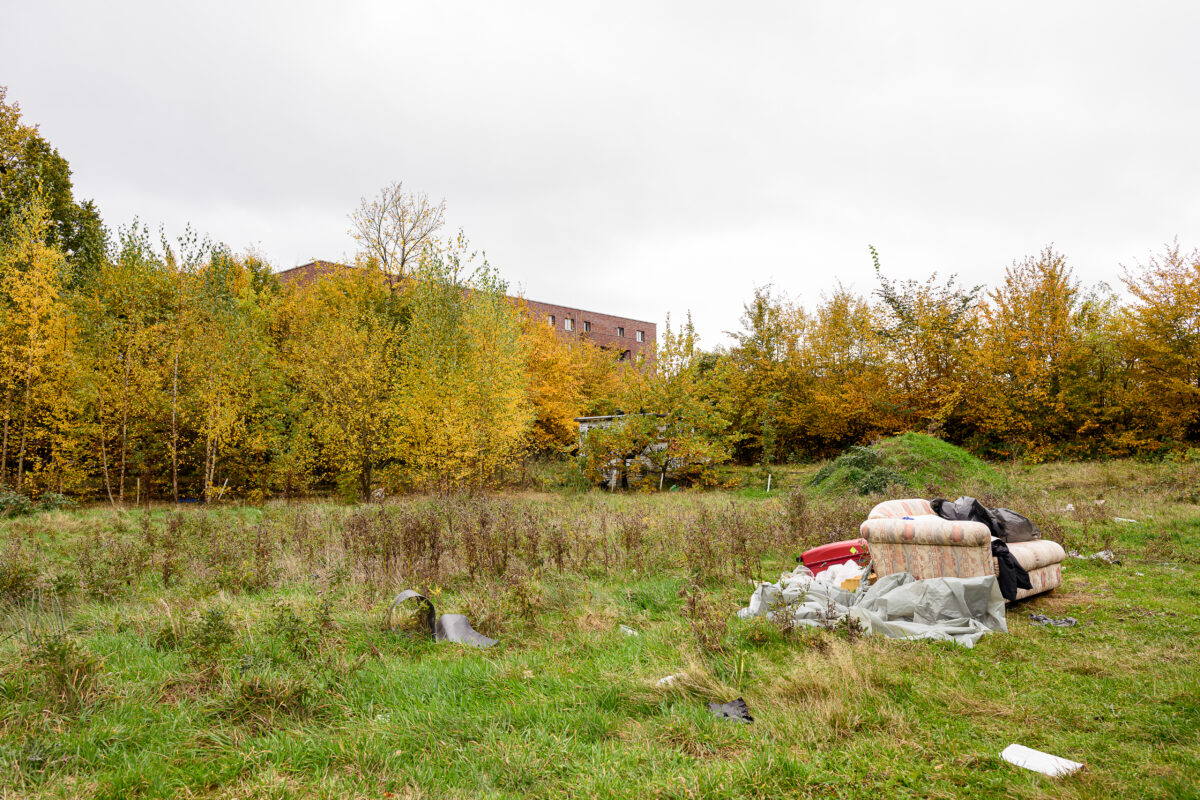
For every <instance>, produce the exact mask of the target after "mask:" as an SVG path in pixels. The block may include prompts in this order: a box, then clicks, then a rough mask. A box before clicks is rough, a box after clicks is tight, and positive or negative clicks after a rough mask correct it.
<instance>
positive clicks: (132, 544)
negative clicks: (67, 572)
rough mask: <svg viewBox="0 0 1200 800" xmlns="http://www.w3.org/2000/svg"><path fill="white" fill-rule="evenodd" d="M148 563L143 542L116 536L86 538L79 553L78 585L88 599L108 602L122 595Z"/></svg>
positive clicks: (147, 547)
mask: <svg viewBox="0 0 1200 800" xmlns="http://www.w3.org/2000/svg"><path fill="white" fill-rule="evenodd" d="M149 563H150V548H149V546H148V545H147V544H146V543H145V542H144V541H139V540H137V539H134V538H132V537H129V536H126V535H123V534H120V533H117V534H112V535H106V536H100V535H98V534H93V535H91V536H88V537H86V538H85V539H84V540H83V542H82V546H81V547H80V550H79V555H78V564H79V574H80V583H81V584H82V586H83V588H84V589H85V590H86V591H87V593H88V594H89V595H91V596H92V597H95V598H97V599H101V600H111V599H113V598H115V597H119V596H120V595H122V594H124V593H125V592H126V591H127V590H128V589H129V587H130V586H132V585H133V584H134V583H135V582H136V581H137V580H138V579H139V578H141V576H142V574H143V573H144V572H145V571H146V569H147V567H148V566H149Z"/></svg>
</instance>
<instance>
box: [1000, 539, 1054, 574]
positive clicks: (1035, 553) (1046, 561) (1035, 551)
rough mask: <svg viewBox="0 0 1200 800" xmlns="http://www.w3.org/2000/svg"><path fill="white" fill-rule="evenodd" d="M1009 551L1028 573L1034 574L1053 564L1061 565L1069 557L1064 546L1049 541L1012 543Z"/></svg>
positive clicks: (1037, 540)
mask: <svg viewBox="0 0 1200 800" xmlns="http://www.w3.org/2000/svg"><path fill="white" fill-rule="evenodd" d="M1008 551H1009V552H1010V553H1012V554H1013V558H1015V559H1016V560H1017V563H1018V564H1020V565H1021V566H1022V567H1024V568H1025V571H1026V572H1033V571H1034V570H1035V569H1041V568H1042V567H1048V566H1050V565H1051V564H1061V563H1062V562H1063V561H1064V560H1065V559H1066V557H1067V551H1065V550H1063V548H1062V545H1061V544H1059V543H1058V542H1052V541H1050V540H1049V539H1034V540H1033V541H1031V542H1012V543H1010V544H1009V545H1008Z"/></svg>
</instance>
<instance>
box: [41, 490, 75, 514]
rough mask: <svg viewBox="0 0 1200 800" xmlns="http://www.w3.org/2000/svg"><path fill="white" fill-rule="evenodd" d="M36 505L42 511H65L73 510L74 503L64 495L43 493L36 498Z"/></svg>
mask: <svg viewBox="0 0 1200 800" xmlns="http://www.w3.org/2000/svg"><path fill="white" fill-rule="evenodd" d="M37 505H38V508H39V509H41V510H42V511H66V510H68V509H71V508H74V507H75V505H76V503H75V501H74V500H72V499H71V498H69V497H67V496H66V495H65V494H59V493H58V492H45V493H43V494H42V496H41V497H39V498H38V502H37Z"/></svg>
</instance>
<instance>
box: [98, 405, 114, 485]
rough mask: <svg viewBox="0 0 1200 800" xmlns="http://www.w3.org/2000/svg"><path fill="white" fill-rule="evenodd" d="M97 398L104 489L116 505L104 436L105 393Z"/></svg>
mask: <svg viewBox="0 0 1200 800" xmlns="http://www.w3.org/2000/svg"><path fill="white" fill-rule="evenodd" d="M97 400H98V404H99V414H100V420H99V421H100V464H101V466H103V467H104V490H105V491H106V492H108V502H109V505H113V506H115V505H116V504H117V503H116V500H114V499H113V491H112V475H111V472H110V471H109V469H108V443H107V442H105V436H104V395H103V394H102V393H101V394H100V395H99V397H98V398H97Z"/></svg>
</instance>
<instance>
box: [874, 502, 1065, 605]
mask: <svg viewBox="0 0 1200 800" xmlns="http://www.w3.org/2000/svg"><path fill="white" fill-rule="evenodd" d="M859 532H860V534H861V536H862V537H863V538H864V539H866V540H867V543H868V546H869V547H870V550H871V559H872V562H873V564H874V569H875V573H876V574H877V575H879V576H881V577H882V576H884V575H891V574H893V573H898V572H907V573H909V574H910V575H912V576H913V577H914V578H916V579H918V580H921V579H924V578H970V577H976V576H982V575H995V574H997V570H998V567H997V565H996V561H995V559H994V558H993V556H992V547H991V543H992V533H991V530H990V529H989V528H988V526H987V525H985V524H983V523H982V522H974V521H967V520H948V519H943V518H942V517H940V516H938V515H937V514H935V513H934V510H933V507H932V506H931V505H930V504H929V502H928V501H926V500H922V499H907V500H888V501H886V502H883V503H880V504H879V505H877V506H875V508H873V509H871V513H870V515H869V516H868V517H867V520H866V521H865V522H863V524H862V525H861V526H860V528H859ZM1008 549H1009V551H1010V552H1011V553H1012V554H1013V556H1014V558H1015V559H1016V561H1017V563H1018V564H1020V565H1021V566H1022V567H1023V568H1024V569H1025V570H1026V571H1027V572H1028V573H1029V582H1030V585H1031V586H1030V588H1028V589H1020V590H1019V591H1018V592H1017V594H1016V599H1017V600H1021V599H1024V598H1026V597H1030V596H1031V595H1035V594H1040V593H1041V592H1048V591H1050V590H1052V589H1055V588H1057V587H1058V586H1060V585H1061V584H1062V562H1063V560H1064V559H1066V557H1067V554H1066V551H1065V550H1063V548H1062V545H1060V544H1058V543H1057V542H1052V541H1049V540H1048V539H1034V540H1032V541H1025V542H1010V543H1009V544H1008Z"/></svg>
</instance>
